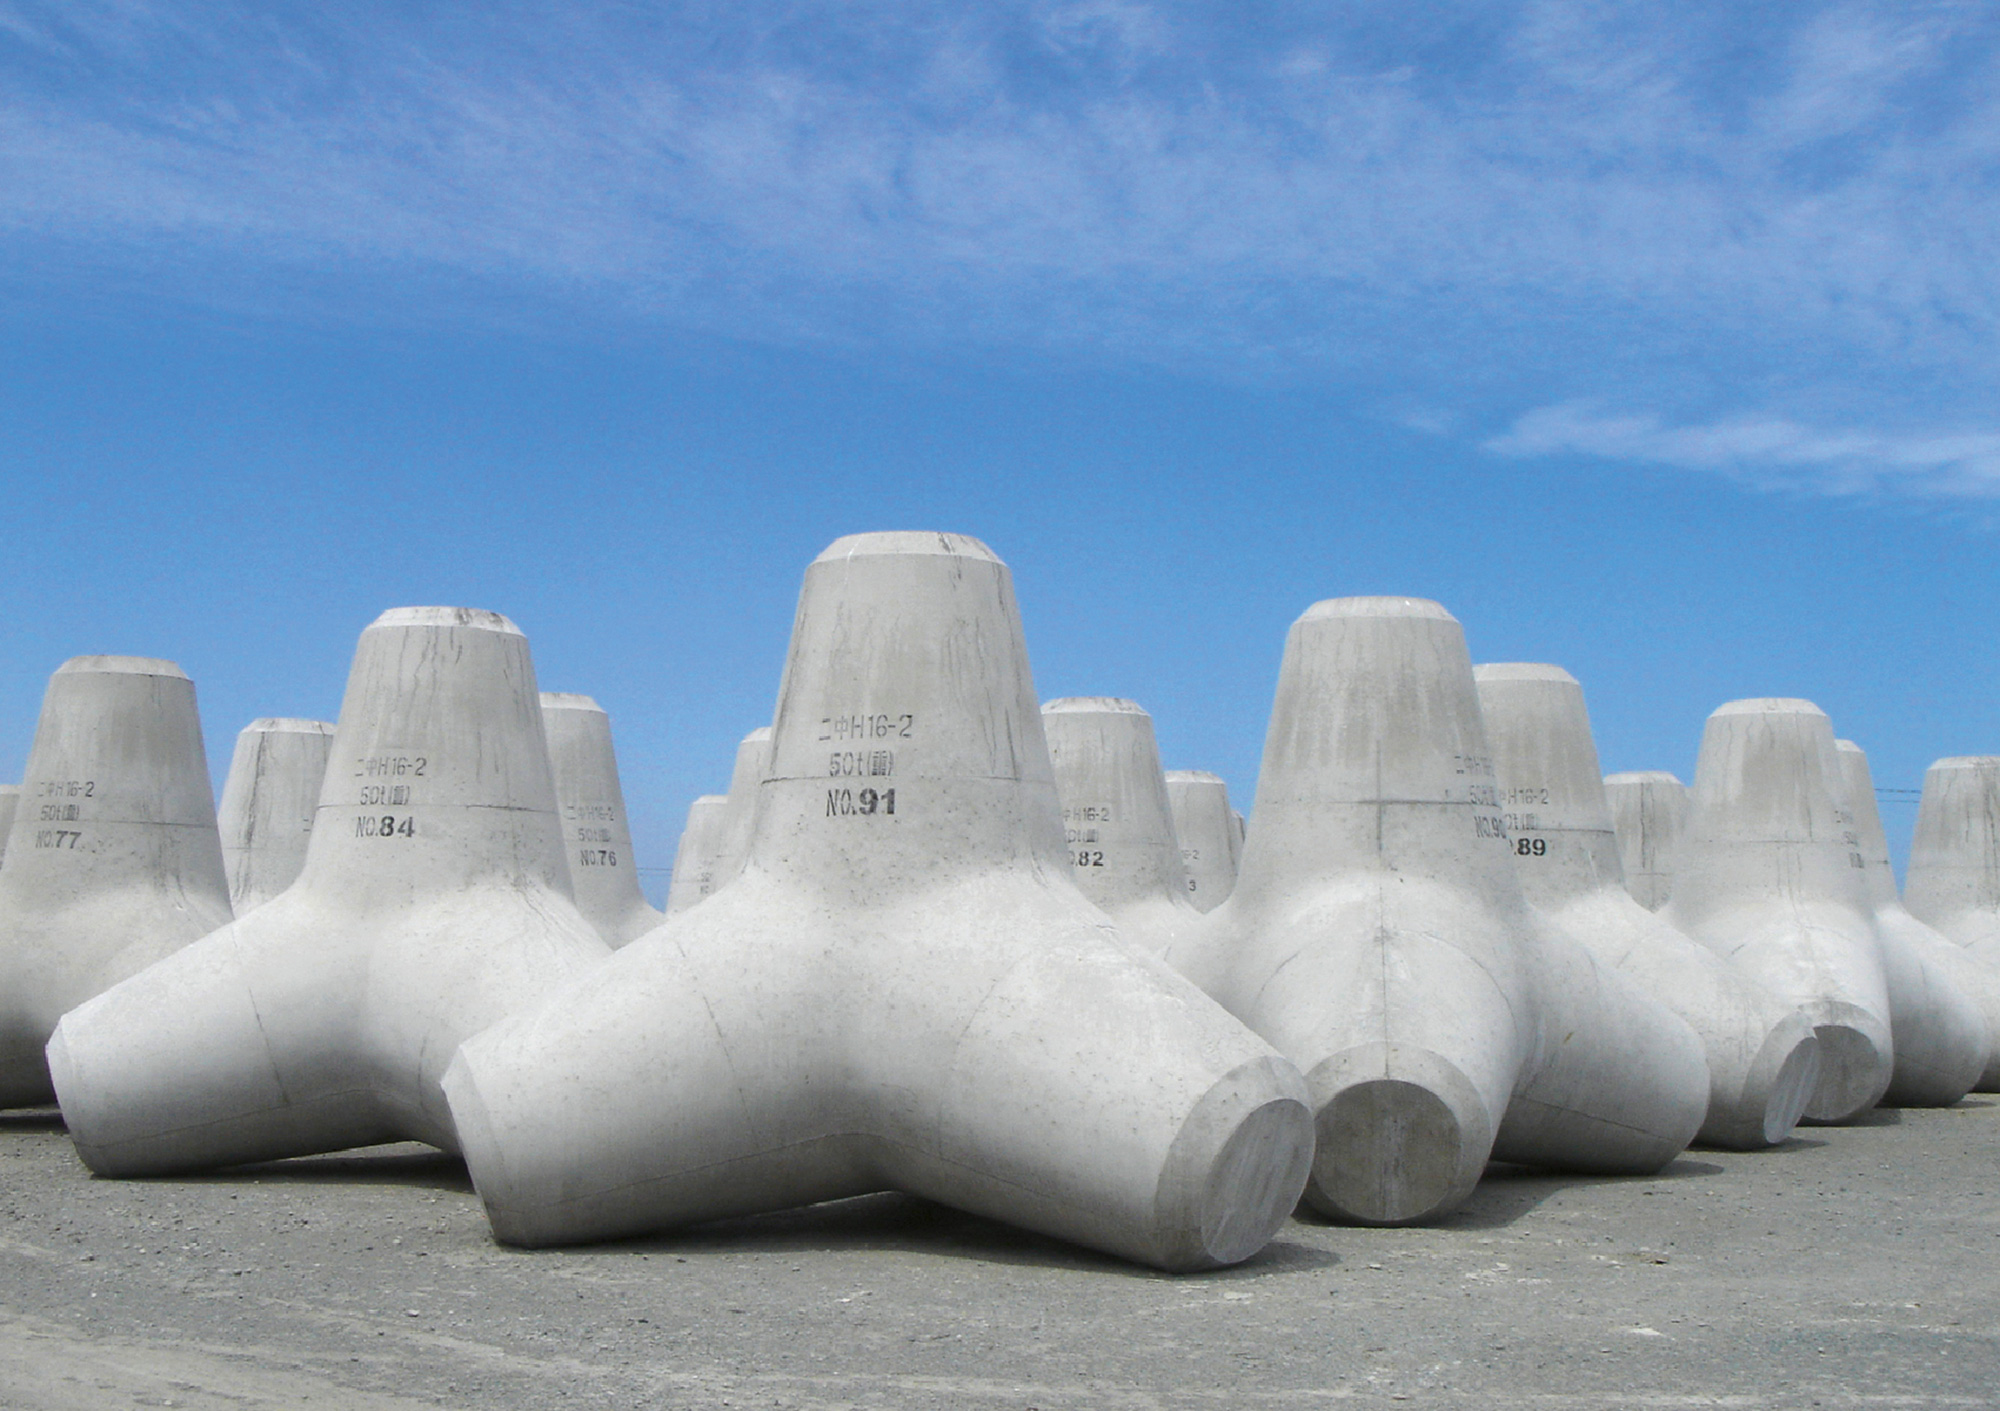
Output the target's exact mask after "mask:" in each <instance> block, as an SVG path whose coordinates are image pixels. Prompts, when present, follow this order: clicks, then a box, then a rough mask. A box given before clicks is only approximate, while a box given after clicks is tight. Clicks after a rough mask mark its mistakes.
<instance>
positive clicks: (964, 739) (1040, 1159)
mask: <svg viewBox="0 0 2000 1411" xmlns="http://www.w3.org/2000/svg"><path fill="white" fill-rule="evenodd" d="M772 742H773V750H772V755H771V760H770V764H769V766H768V768H767V769H766V770H765V771H764V777H763V783H762V785H761V787H760V789H759V791H758V792H759V794H760V798H759V799H758V802H757V805H756V808H755V809H754V811H753V812H754V819H755V823H754V828H753V832H752V837H751V842H750V850H749V857H748V861H747V863H746V865H745V867H744V869H743V871H742V873H741V875H739V876H738V877H736V878H735V879H734V880H732V881H730V882H728V883H726V884H724V886H723V887H722V888H721V889H720V890H718V891H717V892H716V893H715V894H714V895H713V896H711V897H709V898H708V899H707V900H706V901H704V902H702V903H701V904H700V905H699V906H696V907H692V908H690V909H689V910H687V911H685V912H682V913H680V914H679V915H677V916H675V917H672V918H669V920H668V921H667V922H666V924H664V925H663V926H661V927H660V928H659V929H658V930H656V931H654V932H652V933H651V934H650V935H647V936H645V937H642V938H641V939H640V940H638V941H635V942H634V943H633V944H631V945H629V946H627V947H625V948H624V949H623V950H621V951H619V952H617V953H616V954H615V955H613V956H612V958H611V959H610V960H609V961H607V962H606V963H605V964H604V965H603V966H601V967H599V968H598V970H596V971H595V972H593V973H592V974H590V975H587V976H584V977H582V978H581V979H579V980H578V981H576V982H575V983H573V984H571V985H569V986H567V987H565V988H564V989H563V990H561V991H559V992H558V993H556V994H555V995H554V996H553V997H552V998H551V999H550V1000H549V1002H548V1003H547V1004H545V1005H543V1006H541V1007H539V1008H537V1009H535V1010H533V1011H530V1012H528V1013H525V1014H523V1015H520V1016H518V1017H517V1018H516V1019H513V1020H509V1021H506V1022H504V1023H502V1024H499V1025H496V1026H495V1027H494V1028H493V1029H491V1030H489V1031H488V1032H486V1033H484V1034H481V1035H479V1036H478V1037H476V1038H474V1039H472V1040H471V1041H469V1042H468V1043H466V1045H465V1046H464V1047H463V1048H462V1049H461V1050H460V1052H459V1056H458V1058H457V1060H456V1061H455V1062H454V1063H453V1065H452V1067H451V1070H450V1072H449V1073H448V1074H447V1075H446V1078H445V1089H446V1092H447V1094H448V1095H449V1097H450V1101H451V1107H452V1114H453V1116H454V1118H455V1119H456V1122H457V1127H458V1131H459V1135H460V1137H461V1139H462V1141H463V1145H464V1150H465V1153H466V1157H467V1160H468V1163H469V1165H470V1167H471V1170H472V1174H473V1178H474V1180H475V1181H476V1182H477V1183H478V1187H479V1193H480V1195H481V1197H482V1199H483V1200H484V1203H485V1205H486V1209H487V1213H488V1217H489V1218H490V1220H491V1221H492V1224H493V1229H494V1233H495V1234H496V1235H497V1236H498V1237H499V1238H500V1239H502V1240H505V1241H507V1242H509V1243H515V1244H531V1245H546V1244H556V1243H569V1242H575V1241H581V1240H592V1239H610V1238H617V1237H620V1236H626V1235H633V1234H639V1233H644V1232H647V1231H652V1230H659V1229H663V1228H668V1227H673V1226H678V1225H685V1224H689V1223H692V1222H695V1221H699V1220H704V1219H713V1218H718V1217H722V1216H727V1215H734V1214H749V1213H753V1212H759V1211H768V1210H772V1209H777V1208H782V1207H786V1206H794V1205H803V1204H807V1203H809V1202H813V1201H818V1200H825V1199H830V1198H833V1197H836V1196H849V1195H856V1194H861V1193H863V1192H869V1191H878V1190H881V1189H884V1188H893V1189H898V1190H903V1191H907V1192H911V1193H915V1194H921V1195H924V1196H927V1197H929V1198H932V1199H935V1200H938V1201H941V1202H943V1203H946V1204H949V1205H952V1206H954V1207H956V1208H959V1209H963V1210H967V1211H971V1212H974V1213H978V1214H982V1215H988V1216H991V1217H993V1218H996V1219H1001V1220H1005V1221H1007V1222H1009V1223H1011V1224H1016V1225H1020V1226H1022V1227H1024V1228H1027V1229H1033V1230H1036V1231H1039V1232H1041V1233H1046V1234H1056V1235H1060V1236H1062V1237H1064V1238H1067V1239H1071V1240H1075V1241H1077V1242H1078V1243H1081V1244H1086V1245H1089V1246H1091V1247H1093V1248H1098V1249H1103V1250H1109V1251H1111V1252H1114V1253H1117V1254H1120V1255H1122V1256H1124V1257H1126V1258H1129V1259H1133V1260H1137V1261H1140V1262H1142V1263H1147V1264H1152V1265H1155V1266H1158V1267H1164V1268H1173V1269H1188V1268H1200V1267H1206V1266H1210V1265H1214V1264H1228V1263H1234V1262H1237V1261H1239V1260H1242V1259H1245V1258H1248V1257H1249V1256H1250V1255H1252V1254H1254V1253H1256V1251H1257V1250H1258V1249H1260V1248H1262V1247H1263V1245H1264V1243H1265V1242H1266V1241H1267V1240H1268V1239H1269V1238H1270V1235H1271V1232H1272V1231H1273V1230H1275V1229H1276V1228H1277V1227H1278V1226H1279V1225H1280V1224H1282V1223H1283V1221H1284V1219H1285V1218H1286V1216H1287V1214H1288V1213H1289V1211H1290V1210H1291V1209H1292V1207H1293V1205H1294V1203H1295V1202H1296V1201H1297V1198H1298V1193H1299V1188H1300V1187H1301V1186H1302V1185H1303V1184H1304V1180H1305V1168H1306V1165H1307V1162H1308V1161H1309V1159H1310V1155H1311V1149H1312V1127H1311V1119H1310V1117H1309V1115H1308V1113H1307V1112H1306V1109H1305V1104H1304V1097H1305V1091H1304V1086H1303V1084H1302V1083H1301V1081H1300V1078H1299V1075H1298V1074H1297V1072H1296V1071H1294V1070H1293V1069H1292V1067H1291V1066H1290V1065H1289V1064H1287V1063H1286V1062H1285V1061H1284V1059H1282V1058H1281V1057H1279V1056H1278V1054H1276V1053H1274V1052H1273V1051H1272V1050H1271V1049H1270V1048H1269V1047H1268V1046H1267V1045H1265V1044H1264V1043H1263V1042H1262V1041H1261V1040H1259V1039H1258V1038H1257V1037H1256V1036H1255V1035H1253V1034H1251V1033H1250V1032H1249V1031H1248V1030H1246V1029H1244V1028H1243V1027H1242V1026H1241V1025H1240V1024H1238V1023H1237V1022H1236V1021H1235V1020H1233V1019H1231V1018H1230V1017H1229V1015H1227V1014H1226V1013H1224V1012H1223V1011H1222V1010H1221V1009H1220V1008H1219V1007H1217V1006H1216V1005H1214V1004H1213V1003H1211V1002H1210V1001H1209V1000H1208V999H1207V998H1206V997H1204V996H1203V995H1202V994H1201V993H1200V992H1199V991H1197V990H1196V989H1194V987H1193V986H1191V985H1189V984H1187V983H1186V982H1185V981H1184V980H1182V979H1181V978H1180V977H1179V976H1177V975H1175V974H1174V973H1173V972H1172V971H1170V970H1169V969H1167V967H1166V966H1165V965H1164V964H1163V963H1161V962H1159V961H1157V960H1154V959H1152V958H1151V957H1149V956H1146V955H1144V954H1143V953H1141V952H1140V951H1138V950H1137V949H1135V948H1134V947H1132V946H1130V945H1128V944H1126V943H1125V942H1124V941H1122V940H1120V939H1119V938H1118V936H1117V934H1116V932H1115V931H1114V930H1113V929H1112V927H1111V925H1110V923H1109V922H1108V921H1107V920H1106V919H1105V917H1104V915H1103V913H1102V912H1100V911H1098V910H1097V909H1096V908H1094V907H1092V906H1091V905H1090V904H1089V903H1088V902H1087V901H1085V900H1084V898H1083V896H1082V894H1081V893H1079V892H1078V891H1077V889H1076V885H1075V883H1074V882H1073V881H1071V879H1070V873H1071V871H1072V870H1073V869H1072V868H1071V866H1070V864H1069V860H1068V858H1067V857H1066V856H1065V853H1064V849H1063V840H1062V815H1061V810H1060V807H1059V805H1058V803H1057V800H1056V790H1055V781H1054V778H1053V777H1052V772H1051V768H1050V764H1049V754H1048V747H1047V745H1046V743H1045V742H1044V740H1043V737H1042V723H1041V713H1040V711H1039V710H1038V709H1037V708H1036V705H1035V696H1034V683H1033V680H1032V679H1031V678H1030V675H1029V672H1028V662H1027V653H1026V649H1025V646H1024V644H1023V642H1022V637H1021V626H1020V615H1019V611H1018V609H1017V608H1016V606H1015V602H1014V595H1013V587H1012V582H1011V579H1010V576H1009V574H1008V572H1007V568H1006V566H1005V565H1004V564H1002V563H1001V562H1000V561H999V560H998V559H997V558H995V557H994V556H993V555H992V553H991V552H990V551H989V550H988V549H987V548H986V547H985V546H984V545H983V544H980V543H979V542H978V541H977V540H974V539H968V538H963V537H959V536H955V535H940V534H868V535H858V536H855V537H852V538H848V539H842V540H839V541H837V542H836V543H835V544H833V545H832V547H830V548H828V549H827V550H826V551H825V552H824V553H823V554H821V555H820V557H819V558H818V559H816V560H815V561H814V562H813V564H812V565H811V567H810V568H809V569H808V570H807V572H806V579H805V585H804V587H803V589H802V591H801V594H800V599H799V609H798V617H797V619H796V626H795V627H794V630H793V636H792V645H791V651H790V654H789V657H788V659H787V662H786V666H785V675H784V681H783V685H782V687H781V689H780V692H779V698H778V709H777V716H776V721H775V723H774V726H773V731H772Z"/></svg>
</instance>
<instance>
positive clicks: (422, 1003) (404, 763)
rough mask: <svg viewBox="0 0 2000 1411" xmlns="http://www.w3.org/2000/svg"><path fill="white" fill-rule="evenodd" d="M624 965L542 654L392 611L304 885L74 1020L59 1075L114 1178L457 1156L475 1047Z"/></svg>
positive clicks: (355, 701) (87, 1158)
mask: <svg viewBox="0 0 2000 1411" xmlns="http://www.w3.org/2000/svg"><path fill="white" fill-rule="evenodd" d="M610 953H611V951H610V948H609V947H608V946H606V945H605V943H604V942H603V940H601V939H600V938H599V936H598V934H597V932H596V930H595V929H594V928H593V927H592V926H591V925H590V923H589V922H588V921H586V920H584V918H583V916H582V914H581V913H579V912H578V911H577V909H576V904H575V903H574V902H573V901H572V900H571V899H570V881H569V870H568V868H567V867H566V866H565V865H564V863H563V837H562V822H561V820H560V819H559V818H558V817H557V816H556V800H555V786H554V783H553V781H552V780H551V778H550V773H549V752H548V743H547V740H546V739H545V738H544V736H543V733H542V712H541V705H540V702H539V701H538V700H537V698H536V693H535V669H534V665H533V663H532V662H531V661H530V659H529V656H528V642H527V639H526V638H525V637H523V636H522V635H521V633H520V632H519V630H518V629H516V628H515V626H514V624H513V623H511V622H509V621H508V620H507V619H506V618H504V617H502V616H500V615H499V614H498V613H491V612H478V611H475V610H472V609H468V608H397V609H394V610H393V611H390V612H386V613H384V614H382V616H381V617H379V618H377V619H376V620H375V622H374V623H373V624H372V625H371V626H370V627H369V628H368V629H367V630H366V631H364V632H363V633H362V634H361V641H360V644H359V645H358V646H357V648H356V650H355V654H354V667H353V670H352V672H351V673H350V674H349V676H348V678H347V695H346V699H345V700H343V701H342V703H341V708H340V724H339V726H338V728H337V730H336V732H335V734H334V746H333V760H332V763H331V764H330V765H329V767H328V769H327V775H326V783H325V786H324V788H323V789H322V791H321V793H320V800H319V808H318V812H317V815H316V817H315V819H314V822H313V831H312V838H311V841H310V842H309V843H308V844H307V846H306V865H305V869H304V870H303V871H302V872H301V873H300V874H299V879H298V881H297V882H295V883H293V884H292V886H291V887H290V888H288V889H287V890H286V891H285V892H284V893H283V894H282V895H280V896H277V897H275V898H273V899H272V900H270V901H268V902H266V903H265V904H264V905H263V906H260V907H258V908H257V910H255V911H254V912H252V913H250V915H248V916H246V917H245V918H243V920H241V921H239V922H236V923H234V924H233V925H229V926H225V927H223V928H222V929H221V930H219V931H216V932H214V933H212V934H210V935H208V936H204V937H203V938H202V939H201V940H199V941H197V942H196V943H195V944H194V945H191V946H189V947H187V948H186V949H185V950H182V951H179V952H177V953H175V954H174V955H172V956H170V957H168V958H167V959H166V960H165V961H163V962H161V963H160V964H157V965H155V966H153V967H152V968H151V969H149V970H146V971H144V972H142V973H141V974H138V975H135V976H133V977H132V978H131V979H129V980H127V981H126V982H125V983H123V984H121V985H119V986H117V987H116V988H114V989H112V990H109V991H107V992H106V993H104V994H101V995H99V996H98V997H97V998H96V999H94V1000H91V1001H90V1002H89V1003H88V1004H84V1005H82V1006H80V1007H79V1008H77V1009H74V1010H72V1011H70V1013H69V1014H67V1015H65V1016H64V1017H63V1021H62V1024H61V1025H60V1027H58V1028H57V1030H56V1033H55V1037H54V1038H53V1039H51V1040H50V1042H49V1066H50V1069H51V1071H52V1072H53V1074H54V1076H55V1085H56V1092H57V1094H58V1095H59V1096H60V1098H61V1100H62V1103H63V1108H64V1116H65V1117H66V1118H67V1120H68V1122H69V1130H70V1136H71V1137H72V1138H73V1139H74V1140H75V1142H76V1147H77V1151H78V1153H79V1154H80V1155H81V1156H82V1157H83V1160H84V1162H85V1164H87V1165H88V1166H89V1167H90V1169H91V1170H93V1171H95V1172H97V1173H98V1174H99V1175H107V1176H138V1175H151V1174H157V1173H162V1172H171V1171H188V1170H197V1169H201V1168H204V1167H212V1166H225V1165H230V1164H233V1163H237V1162H244V1161H266V1160H273V1159H276V1158H278V1157H286V1156H303V1155H307V1154H310V1153H313V1152H321V1151H337V1150H341V1149H343V1148H346V1147H353V1146H365V1145H368V1144H370V1143H373V1142H382V1141H391V1140H396V1139H398V1138H408V1139H413V1140H416V1141H423V1142H429V1143H430V1144H431V1145H433V1146H437V1147H442V1148H444V1149H446V1150H453V1149H455V1148H456V1146H457V1141H456V1138H455V1136H454V1134H453V1132H452V1127H451V1116H450V1113H449V1111H448V1110H447V1109H446V1107H445V1102H444V1095H443V1094H442V1093H441V1092H440V1091H439V1089H438V1079H439V1077H440V1076H441V1075H442V1074H443V1072H444V1068H445V1064H446V1063H448V1062H449V1061H450V1059H451V1055H452V1053H453V1052H454V1051H455V1050H456V1049H457V1047H458V1045H459V1043H460V1041H461V1040H463V1039H464V1038H466V1037H467V1036H468V1035H470V1034H474V1033H477V1032H478V1031H479V1030H481V1029H483V1028H485V1027H486V1026H488V1025H489V1024H491V1023H492V1022H493V1021H494V1020H496V1019H498V1018H500V1017H501V1016H502V1015H505V1014H507V1013H510V1012H511V1011H513V1010H516V1009H520V1008H524V1007H525V1006H527V1005H528V1004H530V1003H532V1002H534V1001H536V1000H538V999H540V998H542V997H543V996H545V995H547V994H548V993H549V992H550V991H551V990H552V989H554V988H555V987H556V985H557V983H558V982H559V981H561V980H563V979H565V978H567V977H568V976H570V975H573V974H575V973H577V972H579V971H581V970H585V969H588V968H590V967H592V966H594V965H596V964H598V963H599V962H601V961H602V960H604V959H605V958H606V957H607V956H608V955H610Z"/></svg>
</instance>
